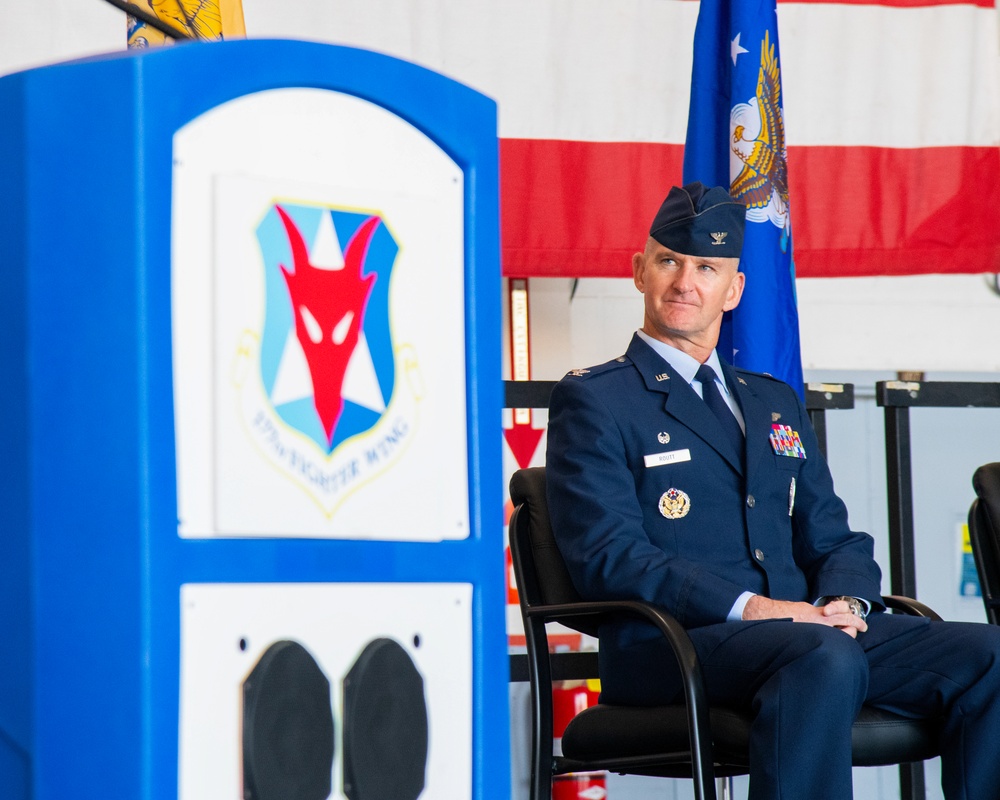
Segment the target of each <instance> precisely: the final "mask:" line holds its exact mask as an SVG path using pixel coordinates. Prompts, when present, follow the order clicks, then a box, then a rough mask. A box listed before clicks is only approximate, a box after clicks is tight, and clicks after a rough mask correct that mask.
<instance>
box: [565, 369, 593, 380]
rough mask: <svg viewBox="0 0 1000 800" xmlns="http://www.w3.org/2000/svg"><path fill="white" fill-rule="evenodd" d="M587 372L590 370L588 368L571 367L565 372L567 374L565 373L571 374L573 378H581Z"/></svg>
mask: <svg viewBox="0 0 1000 800" xmlns="http://www.w3.org/2000/svg"><path fill="white" fill-rule="evenodd" d="M588 372H590V370H589V369H571V370H570V371H569V372H567V373H566V374H567V375H572V376H573V377H574V378H582V377H583V376H584V375H586V374H587V373H588Z"/></svg>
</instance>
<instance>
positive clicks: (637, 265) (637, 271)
mask: <svg viewBox="0 0 1000 800" xmlns="http://www.w3.org/2000/svg"><path fill="white" fill-rule="evenodd" d="M645 272H646V254H645V253H636V254H635V255H634V256H632V281H633V282H634V283H635V288H636V289H638V290H639V291H640V292H644V291H646V290H645V289H644V288H643V287H644V286H645V277H646V275H645Z"/></svg>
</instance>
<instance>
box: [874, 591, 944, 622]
mask: <svg viewBox="0 0 1000 800" xmlns="http://www.w3.org/2000/svg"><path fill="white" fill-rule="evenodd" d="M882 603H883V604H884V605H885V607H886V608H891V609H894V610H896V611H903V612H905V613H907V614H909V615H911V616H914V617H927V619H935V620H940V619H941V617H940V616H939V615H938V613H937V612H936V611H934V609H932V608H931V607H930V606H925V605H924V604H923V603H921V602H920V601H919V600H914V599H913V598H912V597H904V596H903V595H899V594H887V595H884V596H883V597H882Z"/></svg>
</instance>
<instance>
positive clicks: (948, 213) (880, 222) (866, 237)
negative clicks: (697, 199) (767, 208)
mask: <svg viewBox="0 0 1000 800" xmlns="http://www.w3.org/2000/svg"><path fill="white" fill-rule="evenodd" d="M788 150H789V152H788V174H789V182H790V187H789V190H790V191H789V196H790V198H791V203H792V236H793V246H794V253H795V267H796V273H797V274H798V275H799V277H804V278H809V277H828V276H838V277H841V276H859V275H923V274H928V273H935V272H948V273H963V272H965V273H969V272H997V271H1000V243H998V238H1000V237H998V235H997V232H998V231H1000V150H998V149H997V148H996V147H924V148H912V149H902V148H887V147H816V146H813V147H789V148H788Z"/></svg>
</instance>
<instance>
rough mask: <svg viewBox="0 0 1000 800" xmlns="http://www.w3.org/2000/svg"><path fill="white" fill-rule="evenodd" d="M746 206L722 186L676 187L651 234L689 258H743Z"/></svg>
mask: <svg viewBox="0 0 1000 800" xmlns="http://www.w3.org/2000/svg"><path fill="white" fill-rule="evenodd" d="M746 211H747V209H746V206H744V205H743V204H742V203H740V202H739V201H738V200H734V199H733V198H732V197H730V196H729V193H728V192H727V191H726V190H725V189H723V188H722V187H721V186H713V187H711V188H709V187H707V186H705V185H704V184H702V183H699V182H697V181H696V182H694V183H689V184H688V185H687V186H683V187H682V186H674V187H673V188H672V189H671V190H670V193H669V194H668V195H667V198H666V199H665V200H664V201H663V204H662V205H661V206H660V210H659V211H657V212H656V217H654V218H653V224H652V225H651V226H650V228H649V235H650V236H652V237H653V238H654V239H656V241H658V242H659V243H660V244H662V245H663V246H664V247H669V248H670V249H671V250H673V251H674V252H676V253H683V254H684V255H688V256H702V257H712V256H719V257H722V258H739V257H740V253H741V251H742V250H743V226H744V224H745V223H746Z"/></svg>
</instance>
